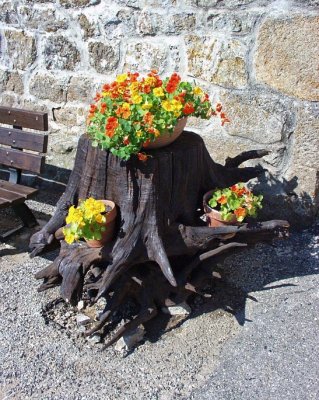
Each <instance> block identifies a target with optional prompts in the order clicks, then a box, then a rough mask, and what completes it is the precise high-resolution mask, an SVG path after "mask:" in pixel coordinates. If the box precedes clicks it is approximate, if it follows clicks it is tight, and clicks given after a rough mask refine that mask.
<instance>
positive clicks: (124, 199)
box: [30, 132, 289, 345]
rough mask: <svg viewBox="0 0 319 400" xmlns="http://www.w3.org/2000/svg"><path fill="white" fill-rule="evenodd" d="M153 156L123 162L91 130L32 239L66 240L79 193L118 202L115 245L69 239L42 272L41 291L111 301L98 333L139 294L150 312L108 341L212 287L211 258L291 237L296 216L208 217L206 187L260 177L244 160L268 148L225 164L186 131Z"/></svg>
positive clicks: (34, 243)
mask: <svg viewBox="0 0 319 400" xmlns="http://www.w3.org/2000/svg"><path fill="white" fill-rule="evenodd" d="M148 154H149V155H150V157H149V158H148V159H147V161H145V162H143V161H140V160H138V158H137V157H135V156H132V157H131V159H130V160H129V161H122V160H121V159H119V158H118V157H115V156H113V155H112V154H111V153H110V152H106V151H102V150H100V149H99V148H93V147H92V146H91V142H90V140H89V139H88V138H87V137H86V136H85V135H84V136H82V137H81V138H80V140H79V143H78V148H77V154H76V158H75V164H74V169H73V171H72V173H71V176H70V179H69V182H68V185H67V187H66V191H65V193H64V194H63V195H62V197H61V198H60V200H59V202H58V204H57V208H56V212H55V214H54V215H53V217H52V218H51V219H50V221H49V222H48V223H47V224H46V225H45V226H44V227H43V228H42V229H41V230H40V231H39V232H37V233H35V234H34V235H33V236H32V237H31V241H30V248H31V249H32V253H31V256H32V257H33V256H35V255H37V254H39V253H40V252H42V251H45V250H47V249H49V248H50V246H52V245H54V244H56V243H57V242H58V240H57V239H56V238H55V233H56V232H57V231H58V229H59V228H61V227H62V226H63V225H64V224H65V217H66V215H67V212H68V208H69V206H70V205H72V204H74V205H77V203H78V200H79V199H85V198H88V197H90V196H92V197H94V198H96V199H110V200H112V201H114V202H115V203H116V204H117V206H118V211H119V213H118V220H117V230H116V237H115V238H114V240H113V241H112V242H110V243H108V244H107V245H106V246H104V247H103V248H98V249H96V248H89V247H88V246H87V245H86V244H85V243H84V242H80V243H75V244H72V245H67V244H66V243H65V242H64V241H63V238H58V239H60V240H59V241H60V242H61V251H60V254H59V256H58V257H57V258H56V259H55V261H54V262H53V263H52V264H51V265H49V266H48V267H47V268H45V269H44V270H42V271H40V272H39V273H38V274H37V275H36V278H37V279H44V282H43V283H42V285H41V286H40V288H39V290H40V291H41V290H45V289H48V288H50V287H53V286H55V285H59V284H61V294H62V297H63V298H64V299H65V300H66V301H68V302H70V303H71V304H73V305H74V304H76V303H77V302H78V301H79V300H80V299H81V297H82V295H83V291H84V292H85V293H86V294H89V298H90V301H91V302H95V301H97V300H98V299H99V298H100V297H101V296H104V297H106V298H108V302H107V307H106V309H105V311H104V313H103V315H102V316H101V318H100V321H99V322H98V323H97V325H96V326H95V327H94V328H93V329H91V330H90V331H89V332H88V334H92V333H93V332H95V331H96V330H98V329H101V328H102V327H103V325H104V324H105V323H106V322H107V321H108V320H109V319H110V317H111V315H112V313H113V312H114V311H115V310H116V309H117V307H118V306H119V305H120V304H121V303H122V302H124V301H126V300H127V299H128V298H134V299H135V300H136V301H137V302H138V304H140V312H139V313H138V314H137V316H136V317H135V318H134V319H133V320H132V321H130V322H129V323H127V324H126V325H124V326H123V327H122V328H121V329H120V330H119V331H118V332H117V333H116V335H115V336H114V337H113V339H112V340H111V341H109V343H107V345H110V344H112V343H114V342H115V341H116V340H117V339H118V338H119V337H121V336H122V335H123V334H124V332H125V331H126V330H131V329H132V328H134V327H137V326H138V325H139V324H140V323H143V322H146V321H147V320H149V319H151V318H153V317H154V316H155V315H156V313H157V310H158V309H159V307H161V306H163V305H172V304H178V303H180V302H182V301H183V300H185V299H186V298H187V297H188V296H189V295H190V294H191V293H194V292H195V293H202V292H201V285H202V281H203V277H204V276H205V273H206V274H207V271H205V270H204V269H201V267H200V266H199V264H200V263H201V262H202V261H203V260H204V259H206V258H208V257H215V261H216V262H217V261H218V262H220V258H221V257H225V256H226V255H227V256H228V255H229V254H231V253H233V252H234V251H238V250H240V249H243V248H244V247H245V246H247V245H250V244H254V243H256V242H258V241H264V240H271V239H273V238H274V237H277V236H284V235H285V234H286V232H287V229H288V226H289V225H288V223H287V222H286V221H267V222H263V223H254V224H241V225H239V226H226V227H222V228H209V227H206V226H205V224H204V222H203V221H201V219H200V218H199V217H200V216H201V214H203V211H202V198H203V195H204V193H206V192H207V191H208V190H210V189H213V188H216V187H220V188H221V187H226V186H230V185H233V184H235V183H237V182H245V181H247V180H249V179H251V178H253V177H256V176H257V175H258V174H259V173H260V171H261V169H258V168H252V167H247V168H239V165H240V164H241V163H242V162H244V161H246V160H248V159H252V158H260V157H262V156H264V155H266V154H267V151H264V150H256V151H250V152H245V153H242V154H240V155H239V156H237V157H235V158H232V159H231V158H228V159H227V160H226V164H225V166H222V165H220V164H217V163H215V162H214V161H213V160H212V159H211V157H210V155H209V153H208V151H207V149H206V147H205V145H204V142H203V140H202V138H201V137H200V136H199V135H197V134H195V133H192V132H184V133H183V134H182V135H181V136H180V138H179V139H178V140H176V141H175V142H174V143H172V144H171V145H169V146H167V147H165V148H162V149H158V150H154V151H148ZM234 236H235V238H236V241H234ZM181 260H183V261H182V262H180V261H181Z"/></svg>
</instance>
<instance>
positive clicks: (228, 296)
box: [0, 193, 318, 400]
mask: <svg viewBox="0 0 319 400" xmlns="http://www.w3.org/2000/svg"><path fill="white" fill-rule="evenodd" d="M50 200H51V204H49V203H48V196H47V195H46V194H44V193H42V194H40V195H39V196H38V198H37V199H36V200H35V201H29V205H30V207H32V208H33V209H34V210H35V211H36V213H37V216H38V217H39V218H40V219H41V222H42V223H44V222H45V220H47V219H48V218H49V217H50V215H51V214H52V212H53V211H54V204H55V202H56V199H54V198H53V197H52V194H51V195H50ZM0 220H1V221H2V225H5V224H7V222H8V224H9V222H10V223H11V221H13V218H12V215H10V213H8V212H6V213H2V214H0ZM317 228H318V227H314V228H313V229H310V230H307V231H304V232H303V233H294V234H292V236H291V238H290V239H288V240H286V241H282V242H277V247H276V248H274V247H271V246H269V245H264V244H262V245H258V246H257V247H256V248H255V249H251V250H247V251H246V252H245V253H244V254H241V255H239V256H237V257H236V258H229V259H227V261H226V264H225V265H224V266H221V265H220V266H219V269H220V271H221V274H222V276H223V279H222V281H220V280H217V281H216V282H214V284H213V290H214V293H215V296H214V297H213V298H212V299H211V300H209V301H207V302H205V303H204V304H201V303H200V301H199V300H198V299H195V301H194V304H193V308H194V311H193V312H192V314H191V315H190V317H189V318H188V319H186V320H185V321H184V322H183V323H181V324H179V326H178V327H176V328H175V329H173V330H166V331H165V330H164V325H163V326H161V328H160V329H161V331H160V332H157V333H156V328H158V327H159V326H160V325H159V324H160V323H161V321H160V320H159V321H157V322H156V323H154V324H155V325H154V326H150V327H148V328H147V330H146V338H145V341H144V342H143V343H142V344H141V345H140V346H138V347H137V348H136V349H135V350H134V351H132V352H131V353H129V354H127V355H126V356H123V355H122V354H121V353H119V352H117V351H115V349H114V347H111V348H109V349H107V350H104V351H101V346H100V345H94V344H91V343H89V342H87V341H86V340H85V339H83V338H82V337H81V336H79V332H72V331H70V330H68V329H64V328H61V327H60V328H59V327H58V326H57V325H56V324H54V323H46V321H45V319H44V318H43V315H42V314H43V313H42V309H43V307H45V306H46V305H47V304H48V303H49V302H50V301H53V300H54V299H56V298H58V297H59V291H58V288H55V289H53V290H50V291H47V292H44V293H37V291H36V288H37V286H38V284H39V283H38V282H37V281H36V280H35V279H34V277H33V275H34V273H36V272H37V271H39V270H40V269H42V268H43V267H45V266H47V265H48V264H49V263H50V262H51V261H52V260H53V259H54V257H55V256H56V253H51V254H49V255H47V256H45V258H44V257H36V258H35V259H32V260H31V259H29V256H28V254H27V243H28V239H29V236H30V231H28V230H24V231H23V232H22V233H21V234H20V235H17V236H15V237H14V238H13V239H11V240H10V241H8V242H7V243H5V244H0V257H1V259H0V271H1V273H0V290H1V298H2V300H1V303H0V316H1V330H0V399H41V400H42V399H70V400H71V399H72V400H73V399H74V400H75V399H101V398H102V399H112V400H113V399H134V400H135V399H147V400H148V399H160V400H164V399H165V400H166V399H167V400H168V399H188V398H190V397H192V398H194V399H197V398H201V397H200V396H204V395H205V393H203V392H202V391H201V388H205V389H204V390H205V391H206V390H207V391H209V390H211V387H210V386H209V384H210V383H211V382H212V380H213V381H214V382H216V381H218V382H221V385H222V388H223V389H225V388H226V389H227V388H232V387H233V383H232V381H230V380H229V376H228V375H227V374H225V375H222V373H221V372H219V374H217V375H215V376H214V375H213V378H212V374H214V371H219V368H220V367H221V366H223V365H224V366H225V368H226V369H227V368H228V371H231V368H230V366H231V365H232V363H231V362H228V364H227V363H226V364H223V363H224V362H225V360H229V357H231V353H229V351H228V350H227V349H228V346H230V345H231V344H232V343H234V344H236V345H233V347H230V349H233V350H232V351H234V348H235V349H236V348H238V346H239V347H240V343H239V344H238V342H236V340H237V339H238V338H240V337H241V335H243V334H245V330H246V329H247V326H249V327H251V329H252V330H254V323H255V322H254V320H253V321H251V322H249V321H248V320H249V319H250V318H248V317H247V314H248V315H249V317H250V314H254V312H255V310H257V311H258V313H256V312H255V314H254V316H255V317H256V318H257V317H258V315H259V314H263V313H265V312H266V310H265V309H264V308H263V298H264V293H270V292H272V293H278V292H277V291H279V290H281V287H282V281H283V280H284V281H283V282H284V285H286V284H287V283H288V284H290V283H291V282H294V283H295V284H297V283H298V282H299V278H298V277H300V279H301V277H304V276H309V277H310V276H312V275H315V274H316V273H317V272H318V271H317V269H316V267H315V265H317V264H316V263H315V260H316V262H317V261H318V244H317V242H316V240H315V239H316V236H315V235H318V229H317ZM316 229H317V230H316ZM270 286H271V287H272V290H271V291H270V292H269V291H268V289H270ZM283 288H284V290H285V293H286V296H287V298H289V296H290V289H291V290H294V291H296V288H295V287H292V286H283ZM264 289H267V290H264ZM298 290H300V291H301V292H302V290H303V288H302V286H300V287H299V289H298ZM251 295H252V296H254V297H258V303H256V302H255V301H253V300H252V297H250V296H251ZM257 295H258V296H257ZM249 298H250V299H249ZM256 305H258V308H256V307H257V306H256ZM267 307H269V301H268V302H267ZM291 312H292V313H293V310H292V311H291ZM307 312H308V311H307V310H306V309H305V313H306V314H307ZM311 316H313V315H312V314H311ZM247 318H248V320H247ZM264 323H267V320H266V321H264ZM156 324H157V325H156ZM256 326H257V325H256ZM257 338H258V336H257ZM250 340H251V342H250V344H251V346H250V347H251V348H253V347H254V345H255V341H254V340H255V339H254V337H251V338H250ZM270 340H271V339H270ZM246 341H248V344H249V338H248V339H247V338H246ZM236 346H237V347H236ZM247 347H248V348H249V345H248V346H247ZM234 354H235V353H234ZM260 365H261V366H260V368H261V370H262V362H261V363H260ZM301 368H305V366H304V365H301ZM226 372H227V371H226ZM264 372H265V371H264ZM226 389H225V390H226ZM226 392H227V391H226ZM226 392H225V393H226ZM229 393H230V394H229ZM234 393H235V394H234ZM256 395H257V394H256ZM203 398H212V399H215V398H216V399H217V398H220V399H238V400H241V399H242V398H243V397H241V395H240V392H236V391H235V392H233V394H232V392H227V393H226V394H225V396H224V395H221V397H215V396H214V395H212V397H203ZM247 398H248V397H247ZM250 398H251V399H255V398H256V399H257V398H259V397H254V396H253V395H252V396H250ZM268 398H271V399H272V398H273V399H275V398H276V397H271V396H269V397H268ZM305 398H306V397H305ZM309 398H310V397H309ZM311 398H312V397H311Z"/></svg>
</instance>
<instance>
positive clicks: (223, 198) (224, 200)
mask: <svg viewBox="0 0 319 400" xmlns="http://www.w3.org/2000/svg"><path fill="white" fill-rule="evenodd" d="M217 202H218V203H219V204H226V203H227V196H224V195H223V196H221V197H220V198H219V199H218V200H217Z"/></svg>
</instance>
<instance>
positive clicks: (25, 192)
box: [0, 179, 38, 199]
mask: <svg viewBox="0 0 319 400" xmlns="http://www.w3.org/2000/svg"><path fill="white" fill-rule="evenodd" d="M0 189H3V190H7V191H9V192H11V193H16V194H19V195H21V196H23V197H25V198H26V199H27V198H29V197H30V196H32V195H33V194H35V193H36V192H37V191H38V189H34V188H32V187H29V186H24V185H19V184H17V183H11V182H8V181H4V180H2V179H0Z"/></svg>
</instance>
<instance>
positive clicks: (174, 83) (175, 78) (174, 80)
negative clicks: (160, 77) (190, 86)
mask: <svg viewBox="0 0 319 400" xmlns="http://www.w3.org/2000/svg"><path fill="white" fill-rule="evenodd" d="M180 81H181V77H180V76H179V75H177V73H176V72H174V74H172V76H171V77H170V79H169V81H168V82H167V85H166V91H167V93H174V92H175V90H176V89H177V87H178V84H179V82H180Z"/></svg>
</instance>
